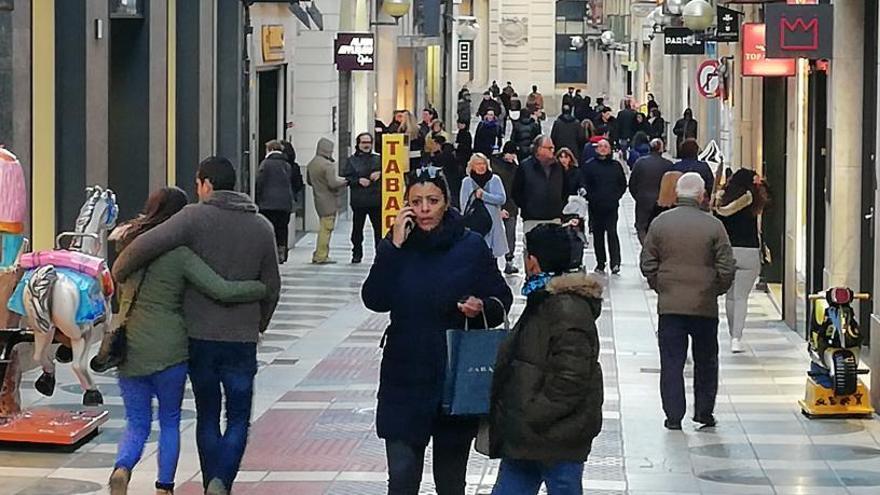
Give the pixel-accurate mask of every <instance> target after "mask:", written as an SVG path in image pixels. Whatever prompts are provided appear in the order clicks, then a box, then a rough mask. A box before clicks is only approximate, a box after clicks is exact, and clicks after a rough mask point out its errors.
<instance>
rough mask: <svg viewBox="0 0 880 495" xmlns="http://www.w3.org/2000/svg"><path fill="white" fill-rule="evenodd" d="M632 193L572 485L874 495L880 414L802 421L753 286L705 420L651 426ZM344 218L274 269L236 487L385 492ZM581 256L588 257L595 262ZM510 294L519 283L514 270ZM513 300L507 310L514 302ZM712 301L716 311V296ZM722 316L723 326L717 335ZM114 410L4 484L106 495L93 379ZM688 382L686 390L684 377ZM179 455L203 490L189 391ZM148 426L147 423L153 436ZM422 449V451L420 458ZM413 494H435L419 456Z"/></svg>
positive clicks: (370, 345)
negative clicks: (596, 423) (595, 404)
mask: <svg viewBox="0 0 880 495" xmlns="http://www.w3.org/2000/svg"><path fill="white" fill-rule="evenodd" d="M632 208H633V203H632V200H631V199H630V198H629V197H628V196H627V197H626V199H625V202H624V207H623V210H624V211H625V212H626V218H627V219H628V221H626V222H623V221H622V222H620V229H621V231H623V230H624V229H626V235H622V236H621V240H622V244H623V259H624V265H623V272H622V273H621V275H620V276H614V277H611V278H610V279H609V287H608V291H607V295H606V298H605V302H604V309H603V313H602V316H601V318H600V319H599V323H600V325H599V328H600V335H601V337H600V339H601V345H602V351H601V362H602V367H603V372H604V377H605V405H604V418H605V420H604V428H603V431H602V433H601V435H600V436H599V437H598V438H597V439H596V440H595V442H594V443H593V451H592V454H591V456H590V459H589V462H588V464H587V469H586V474H585V479H584V486H585V487H587V493H591V494H624V493H629V494H649V493H650V494H660V493H670V494H671V493H675V494H696V493H704V494H721V493H737V494H763V493H768V494H770V493H778V494H812V493H815V494H822V495H836V494H845V493H850V494H874V493H877V486H878V485H880V423H878V421H876V420H865V421H862V420H830V421H829V420H825V421H810V420H807V419H806V418H804V417H803V416H802V415H801V414H800V411H799V409H798V405H797V400H798V398H799V397H801V396H802V394H803V382H804V377H805V376H804V370H805V367H806V366H807V363H808V360H807V357H806V354H805V352H804V347H805V346H804V344H803V342H802V341H801V339H800V338H799V337H798V335H797V334H795V333H794V332H791V331H790V330H788V329H786V327H784V326H783V325H782V324H781V323H780V322H779V321H777V320H779V316H778V312H777V310H776V309H775V307H774V306H773V304H772V302H771V301H770V300H769V298H768V297H767V296H766V295H764V294H763V293H760V292H753V294H752V298H751V301H750V306H749V309H750V312H749V320H748V323H747V329H746V335H745V341H746V343H747V347H748V350H747V352H746V353H744V354H739V355H736V356H733V355H731V354H730V352H729V345H728V344H727V339H726V338H721V339H720V340H721V359H720V361H721V385H720V389H719V395H718V407H717V409H716V416H717V418H718V421H719V424H718V427H717V428H714V429H709V430H704V431H696V429H695V427H694V425H693V424H692V423H690V421H685V425H684V430H683V431H681V432H670V431H667V430H666V429H664V428H663V414H662V411H661V408H660V397H659V392H658V380H659V358H658V353H657V348H656V343H655V339H654V331H655V326H656V317H655V316H654V305H655V302H656V299H655V297H654V296H653V295H652V293H649V292H648V291H646V285H645V283H644V281H643V279H642V277H641V275H640V274H639V271H638V268H637V265H636V263H635V260H636V259H637V256H638V249H639V248H638V242H637V240H636V238H635V235H634V232H633V229H632V227H630V226H629V225H631V224H632V222H631V219H632V214H633V213H632ZM348 232H349V226H348V224H347V223H342V224H341V225H340V228H338V229H337V231H336V235H335V236H334V239H333V252H332V255H333V257H334V258H335V259H336V260H338V261H339V262H340V263H339V264H337V265H330V266H316V265H312V264H309V263H308V260H309V257H310V256H311V249H312V247H313V245H314V240H315V238H314V235H313V234H310V235H308V236H306V237H305V238H303V239H302V240H301V241H300V243H298V244H297V246H296V248H295V249H294V251H293V253H292V257H291V260H290V261H289V262H288V263H287V264H285V265H283V268H282V269H283V275H284V287H283V293H282V296H281V303H280V305H279V307H278V311H276V313H275V318H274V321H273V322H272V325H271V327H270V330H269V332H268V333H267V334H266V335H265V338H264V340H263V343H262V345H261V346H260V349H259V360H260V372H259V374H258V376H257V386H256V399H255V407H254V420H253V426H252V430H251V438H250V442H249V444H248V450H247V454H246V456H245V459H244V462H243V466H242V472H241V473H240V475H239V477H238V482H237V483H236V485H235V490H234V493H235V494H236V495H268V494H298V495H312V494H363V495H367V494H383V493H385V490H386V485H385V480H386V476H387V475H386V467H385V459H384V455H385V454H384V446H383V443H382V442H381V441H380V440H379V439H377V438H376V436H375V433H374V426H373V423H374V413H375V399H374V397H375V392H376V388H377V380H378V368H379V361H380V349H379V347H378V342H379V339H380V337H381V335H382V332H383V330H384V327H385V324H386V317H385V316H384V315H375V314H371V313H370V312H369V311H367V310H366V309H364V307H363V305H362V303H361V301H360V296H359V289H360V284H361V281H362V280H363V279H364V277H365V276H366V274H367V271H368V270H369V263H368V261H369V259H370V257H371V255H372V253H367V259H366V260H365V263H364V264H362V265H350V264H348V263H346V261H347V260H348V257H349V248H348V239H347V233H348ZM591 257H592V254H590V255H589V256H588V259H587V260H586V266H588V267H592V266H593V263H592V259H589V258H591ZM509 280H510V282H511V284H512V286H513V287H514V290H515V293H518V290H519V287H518V285H519V284H520V283H521V278H516V279H514V278H510V279H509ZM523 304H524V301H523V299H522V298H521V297H518V298H517V301H516V303H515V306H514V311H513V315H512V316H513V318H514V321H515V317H516V316H518V314H519V312H521V311H522V307H523ZM721 306H722V310H723V304H722V305H721ZM723 322H724V319H723V317H722V325H721V326H722V329H721V332H722V333H723V332H725V324H724V323H723ZM36 376H37V375H36V374H35V372H30V373H28V374H26V376H25V377H24V379H23V383H22V387H23V389H24V390H23V398H24V400H25V402H26V403H27V404H29V405H35V404H39V405H52V406H54V407H59V408H66V409H71V410H75V409H77V408H80V407H81V406H80V405H79V398H80V389H79V385H78V384H77V383H76V381H75V379H74V377H73V375H72V373H71V372H70V369H69V367H67V366H64V365H60V366H59V387H58V389H59V390H58V391H57V392H56V394H55V396H54V397H51V398H42V396H39V395H38V394H37V393H36V392H35V391H34V390H33V388H32V384H33V381H34V379H35V378H36ZM99 380H100V389H101V391H102V392H103V393H104V396H105V398H106V402H107V405H106V406H105V407H107V408H108V409H109V410H110V411H111V414H112V419H111V421H110V422H109V423H107V424H106V425H105V427H104V428H102V430H101V433H100V434H99V435H98V436H97V437H96V438H94V439H93V440H92V441H90V442H88V443H86V444H85V445H84V446H82V447H81V448H79V449H78V450H77V451H75V452H73V453H64V452H45V451H25V452H22V451H18V450H13V449H5V450H2V451H0V493H3V494H20V495H25V494H29V495H50V494H59V495H60V494H65V495H71V494H86V493H105V492H104V484H105V483H106V480H107V477H108V476H109V474H110V471H111V468H112V465H113V460H114V455H115V452H116V443H117V441H118V440H119V437H120V435H121V433H122V428H123V425H124V422H123V408H122V401H121V398H120V397H119V390H118V388H117V386H116V385H115V379H114V378H113V377H111V376H100V377H99ZM689 389H690V386H689ZM183 414H184V425H183V440H182V445H183V453H182V455H181V459H180V467H179V469H178V483H179V488H178V490H177V491H176V493H180V494H183V495H190V494H197V493H201V484H200V476H199V473H198V469H199V468H198V458H197V454H196V446H195V445H196V443H195V438H194V429H195V419H194V404H193V400H192V394H191V392H189V391H188V392H187V397H186V399H185V401H184V411H183ZM157 428H158V425H157V424H154V432H153V433H154V434H153V437H155V435H156V433H157V431H156V429H157ZM155 454H156V443H155V438H151V439H150V443H149V444H148V446H147V451H146V452H145V457H144V460H143V461H142V462H141V464H140V465H139V466H138V468H137V469H136V470H135V472H134V477H133V479H132V483H131V486H130V493H133V494H152V493H153V481H154V480H155V469H156V468H155V464H156V459H155ZM428 457H429V458H430V456H428ZM496 474H497V463H496V462H492V461H489V460H488V459H486V458H484V457H482V456H480V455H478V454H476V453H474V454H472V456H471V461H470V466H469V469H468V482H469V486H468V493H469V494H481V493H485V494H488V493H490V491H491V488H492V484H493V481H494V479H495V477H496ZM422 493H425V494H429V493H434V490H433V484H432V483H431V476H430V460H428V461H427V462H426V474H425V478H424V482H423V485H422Z"/></svg>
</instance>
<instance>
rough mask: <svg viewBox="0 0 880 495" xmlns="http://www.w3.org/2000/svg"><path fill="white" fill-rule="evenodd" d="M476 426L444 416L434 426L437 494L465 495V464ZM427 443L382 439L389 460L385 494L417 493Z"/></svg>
mask: <svg viewBox="0 0 880 495" xmlns="http://www.w3.org/2000/svg"><path fill="white" fill-rule="evenodd" d="M475 434H476V428H474V427H473V426H472V425H470V424H462V423H460V422H456V421H455V420H451V419H449V418H447V417H440V418H438V420H437V422H436V423H435V425H434V431H433V432H432V437H433V440H434V445H433V449H434V466H433V468H434V469H433V470H434V485H435V486H436V492H435V493H437V495H464V490H465V487H466V486H467V479H466V474H467V463H468V455H469V454H470V451H471V442H472V440H473V437H474V435H475ZM425 447H426V445H413V444H410V443H407V442H403V441H398V440H386V441H385V455H386V457H387V459H388V495H418V493H419V485H420V484H421V483H422V470H423V468H424V464H425Z"/></svg>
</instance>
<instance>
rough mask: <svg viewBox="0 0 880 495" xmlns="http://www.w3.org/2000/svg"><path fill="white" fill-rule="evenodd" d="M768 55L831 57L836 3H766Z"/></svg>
mask: <svg viewBox="0 0 880 495" xmlns="http://www.w3.org/2000/svg"><path fill="white" fill-rule="evenodd" d="M764 22H765V23H766V24H767V58H798V57H801V58H808V59H813V60H816V59H820V58H828V59H830V58H831V57H832V54H833V47H834V5H831V4H821V5H785V4H772V5H767V6H766V7H765V10H764Z"/></svg>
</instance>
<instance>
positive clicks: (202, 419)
mask: <svg viewBox="0 0 880 495" xmlns="http://www.w3.org/2000/svg"><path fill="white" fill-rule="evenodd" d="M189 355H190V358H189V379H190V381H191V382H192V389H193V395H195V399H196V444H197V446H198V449H199V462H200V464H201V467H202V483H203V484H204V485H205V487H207V486H208V483H210V481H211V480H212V479H214V478H220V480H221V481H223V484H224V485H225V486H226V487H227V488H231V487H232V482H233V481H235V477H236V475H238V468H239V466H240V465H241V458H242V456H243V455H244V448H245V446H246V445H247V437H248V428H249V427H250V421H251V403H252V401H253V398H254V376H255V375H256V374H257V344H256V343H253V342H250V343H248V342H216V341H208V340H197V339H190V340H189ZM221 386H222V387H223V389H222V392H221V388H220V387H221ZM224 394H225V395H226V431H225V432H222V433H221V432H220V410H221V405H222V402H223V395H224Z"/></svg>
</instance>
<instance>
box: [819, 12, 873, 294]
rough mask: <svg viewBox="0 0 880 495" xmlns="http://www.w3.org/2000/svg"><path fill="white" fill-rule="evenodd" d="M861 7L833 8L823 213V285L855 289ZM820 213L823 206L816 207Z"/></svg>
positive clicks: (859, 176) (859, 173)
mask: <svg viewBox="0 0 880 495" xmlns="http://www.w3.org/2000/svg"><path fill="white" fill-rule="evenodd" d="M864 10H865V7H864V3H863V2H836V3H835V4H834V57H833V59H832V66H831V79H830V81H829V90H828V94H829V102H828V108H829V112H830V113H831V115H830V116H829V119H828V121H829V126H830V127H831V143H830V153H829V156H830V161H831V191H830V198H831V204H830V207H828V209H827V212H826V215H827V216H826V219H827V220H826V231H825V239H826V241H825V242H826V247H827V248H826V251H825V274H824V275H825V277H824V279H825V285H826V286H831V285H845V286H849V287H852V288H854V289H858V288H859V241H860V238H861V235H860V229H861V214H860V213H861V205H860V204H859V200H858V198H860V197H861V187H862V112H861V109H860V108H858V109H856V110H857V111H853V106H852V103H853V102H861V101H862V93H863V84H864V78H863V72H864V68H863V50H864V19H865V15H864V14H865V12H864ZM818 206H819V207H822V206H823V205H818Z"/></svg>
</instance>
